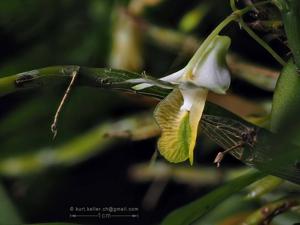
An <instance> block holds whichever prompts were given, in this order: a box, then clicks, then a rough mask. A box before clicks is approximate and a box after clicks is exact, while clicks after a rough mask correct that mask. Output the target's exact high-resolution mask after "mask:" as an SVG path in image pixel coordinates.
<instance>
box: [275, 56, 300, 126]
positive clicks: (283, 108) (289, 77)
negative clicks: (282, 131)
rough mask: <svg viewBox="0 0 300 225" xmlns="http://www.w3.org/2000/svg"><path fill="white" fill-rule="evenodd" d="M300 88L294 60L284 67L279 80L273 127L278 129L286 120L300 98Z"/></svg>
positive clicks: (299, 78) (299, 77) (299, 79)
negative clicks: (284, 118) (299, 93)
mask: <svg viewBox="0 0 300 225" xmlns="http://www.w3.org/2000/svg"><path fill="white" fill-rule="evenodd" d="M299 90H300V76H299V74H298V73H297V70H296V66H295V64H294V63H293V61H292V60H290V61H289V62H288V64H287V65H286V66H285V67H284V68H283V70H282V72H281V74H280V77H279V79H278V81H277V84H276V88H275V92H274V96H273V103H272V113H271V129H272V130H274V131H276V130H278V128H279V126H280V125H281V124H282V123H283V122H284V121H283V117H284V116H285V115H287V114H288V113H289V112H290V110H291V109H292V108H293V107H294V106H295V102H297V101H299V100H300V95H298V94H295V93H298V92H299Z"/></svg>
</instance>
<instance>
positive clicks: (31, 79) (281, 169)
mask: <svg viewBox="0 0 300 225" xmlns="http://www.w3.org/2000/svg"><path fill="white" fill-rule="evenodd" d="M74 70H77V71H78V75H77V80H76V81H75V83H74V84H75V86H76V85H85V86H89V87H98V88H108V89H116V90H122V91H125V92H133V93H139V94H143V95H147V96H153V97H156V98H159V99H162V98H164V97H165V96H166V95H167V94H168V93H170V91H171V89H163V88H160V87H155V86H153V87H150V88H146V89H143V90H141V91H135V90H133V89H132V86H133V84H132V83H130V82H128V80H132V79H136V78H141V75H140V74H137V73H130V72H127V71H122V70H114V69H103V68H100V69H99V68H98V69H97V68H86V67H78V66H55V67H48V68H43V69H37V70H34V71H29V72H24V73H21V74H17V75H13V76H12V79H9V80H10V82H11V84H10V85H11V86H13V87H14V88H13V89H12V90H10V91H9V92H4V91H2V93H1V94H2V95H4V94H8V93H11V92H13V91H15V92H16V91H19V90H25V89H29V88H46V87H47V86H49V85H53V84H57V83H59V81H60V82H62V81H66V78H68V79H69V80H70V79H71V74H72V71H74ZM55 72H56V74H55ZM1 81H2V79H0V83H1ZM134 85H136V84H134ZM75 86H74V87H75ZM74 87H73V88H74ZM204 113H205V114H210V115H215V116H220V117H229V118H232V119H234V120H237V121H240V122H241V123H243V124H245V125H246V126H250V127H254V128H255V129H256V130H257V134H256V135H257V141H256V144H255V148H254V149H253V148H250V147H249V146H245V147H244V150H245V151H246V152H250V153H251V152H253V153H255V155H254V156H255V157H254V159H253V161H252V162H251V164H250V166H254V167H255V168H258V169H260V170H261V171H263V172H265V173H268V174H271V175H275V176H279V177H281V178H284V179H287V180H290V181H292V182H295V183H300V176H299V173H298V170H297V167H295V166H294V163H295V160H299V161H300V158H299V147H298V146H295V145H293V144H290V143H289V142H285V143H284V146H282V145H278V143H276V145H274V140H280V138H279V137H277V136H276V135H275V134H272V133H270V132H269V131H267V130H265V129H263V128H259V129H258V127H255V126H254V125H251V124H249V123H247V122H246V121H244V120H243V119H241V118H240V117H238V116H236V115H234V114H233V113H231V112H229V111H227V110H225V109H223V108H221V107H218V106H216V105H214V104H211V103H209V102H208V103H207V104H206V107H205V109H204ZM275 147H276V148H275ZM273 148H275V149H273ZM283 148H284V149H289V151H285V154H284V155H282V154H281V150H282V149H283ZM275 150H276V151H275ZM240 160H242V161H243V162H244V163H246V164H249V163H248V162H247V161H245V160H244V159H243V158H242V159H240ZM282 160H283V161H282Z"/></svg>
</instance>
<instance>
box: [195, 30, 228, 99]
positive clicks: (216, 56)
mask: <svg viewBox="0 0 300 225" xmlns="http://www.w3.org/2000/svg"><path fill="white" fill-rule="evenodd" d="M229 46H230V38H229V37H227V36H217V37H216V38H215V40H213V41H212V42H211V44H210V45H209V46H208V48H207V49H206V52H205V53H204V54H203V56H202V58H201V59H200V60H199V61H198V62H197V65H196V66H194V68H193V76H192V79H191V80H190V82H192V83H194V84H195V85H196V86H199V87H205V88H207V89H209V90H211V91H214V92H216V93H218V94H224V93H225V92H226V90H227V89H228V88H229V86H230V74H229V71H228V69H227V67H226V62H225V56H226V53H227V51H228V48H229Z"/></svg>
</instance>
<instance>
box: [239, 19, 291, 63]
mask: <svg viewBox="0 0 300 225" xmlns="http://www.w3.org/2000/svg"><path fill="white" fill-rule="evenodd" d="M239 23H240V24H241V26H242V28H243V29H244V30H245V31H246V32H247V33H248V34H249V36H250V37H252V38H253V39H254V40H255V41H256V42H257V43H258V44H260V46H262V47H263V48H264V49H265V50H267V51H268V52H269V53H270V54H271V56H273V58H274V59H275V60H276V61H277V62H278V63H279V64H280V65H282V66H285V65H286V62H285V61H284V60H283V59H282V58H281V57H280V56H279V55H278V54H277V53H276V52H275V51H274V50H273V49H272V48H271V47H270V46H269V45H268V44H267V43H266V42H265V41H264V40H263V39H261V38H260V37H259V36H258V35H257V34H256V33H255V32H254V31H253V30H252V29H251V28H250V27H249V26H248V25H247V24H246V23H245V22H244V20H243V19H242V18H240V20H239Z"/></svg>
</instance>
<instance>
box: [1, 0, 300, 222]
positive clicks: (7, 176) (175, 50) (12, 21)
mask: <svg viewBox="0 0 300 225" xmlns="http://www.w3.org/2000/svg"><path fill="white" fill-rule="evenodd" d="M244 2H247V1H240V2H239V4H240V5H241V6H244V4H243V3H244ZM248 2H249V1H248ZM254 2H255V1H254ZM276 2H282V1H276ZM220 5H221V3H220V2H219V1H206V0H203V1H200V2H199V1H196V0H193V1H188V2H187V1H181V0H164V1H158V0H141V1H138V0H134V1H128V0H122V1H121V0H119V1H111V0H85V1H84V0H79V1H74V0H73V1H72V0H43V1H38V0H28V1H22V0H3V1H0V43H1V53H0V78H3V77H7V76H8V75H10V74H18V73H20V72H24V71H29V70H32V69H37V68H42V67H47V66H51V65H67V64H70V65H79V66H87V67H102V68H103V67H106V68H109V67H111V66H114V67H119V68H118V69H127V70H134V71H133V72H141V71H143V70H146V71H147V73H149V74H152V75H153V76H155V77H160V76H163V75H164V74H166V73H169V72H172V71H174V70H175V69H177V68H179V67H181V66H183V65H185V63H186V61H188V58H189V57H190V56H191V55H192V53H193V52H194V51H195V48H197V46H198V44H199V43H200V42H201V40H202V39H203V38H204V37H205V36H207V35H208V34H209V33H210V31H211V30H212V29H213V28H214V27H215V26H216V25H217V24H218V23H219V22H220V21H221V20H222V19H223V18H225V17H226V16H227V15H228V14H229V13H230V4H229V2H227V1H226V2H224V3H223V2H222V7H220ZM258 10H261V12H262V13H261V14H258V15H257V17H255V16H251V15H247V16H246V18H245V22H246V23H248V25H251V26H252V25H253V26H252V27H254V28H255V26H254V23H256V28H257V23H258V24H261V23H260V22H261V21H263V22H268V21H271V22H270V23H262V24H271V25H272V24H273V22H272V21H278V20H279V21H280V19H281V18H280V17H278V15H279V11H278V10H276V9H275V7H270V8H267V9H266V8H262V9H260V8H258ZM296 12H297V11H296ZM281 13H282V14H283V16H285V15H284V13H286V12H285V11H284V12H283V11H281ZM295 14H296V13H295V12H294V11H293V15H295ZM270 15H271V16H270ZM293 15H292V16H293ZM270 17H272V18H270ZM284 18H285V21H290V20H291V21H295V17H287V16H286V17H284ZM271 19H272V20H271ZM124 24H125V25H126V26H123V25H124ZM293 25H294V27H289V28H288V29H289V31H288V39H289V40H290V39H291V36H293V34H292V33H293V32H294V31H293V30H295V31H296V32H297V29H298V28H299V26H300V24H298V23H294V24H293ZM271 27H272V29H269V28H268V32H266V30H267V29H264V30H263V31H262V30H260V29H256V31H257V33H258V34H259V35H261V37H263V39H264V40H267V41H268V42H269V44H270V46H271V47H273V48H274V49H275V50H276V51H277V52H279V53H280V54H281V55H282V56H283V57H284V58H286V59H287V58H288V56H287V55H288V54H287V52H288V51H289V49H288V47H287V46H286V38H285V37H282V34H283V33H284V32H283V28H282V27H281V26H278V27H276V28H274V27H273V25H272V26H271ZM125 28H126V29H125ZM116 29H119V30H116ZM120 29H124V30H126V31H127V33H126V35H127V36H126V35H125V42H122V41H124V36H122V35H124V33H121V35H120V37H119V38H117V36H116V34H117V31H120ZM224 33H225V34H230V36H231V37H232V39H233V45H232V48H231V50H232V54H231V56H229V58H228V64H229V67H230V69H231V71H232V72H233V74H234V77H233V82H232V86H231V90H230V92H231V94H233V95H235V96H239V97H241V99H242V100H241V101H243V103H245V105H247V101H246V100H251V101H252V103H253V104H255V105H256V106H257V107H261V106H260V105H261V103H262V102H271V100H272V99H271V98H272V94H273V90H274V86H275V85H274V84H275V83H276V79H277V77H278V70H280V69H281V68H280V67H279V65H278V64H277V63H276V62H274V61H273V59H272V57H271V56H270V55H269V54H268V53H267V52H265V51H264V49H262V48H261V47H260V46H259V45H258V44H257V43H256V42H255V41H253V40H252V39H251V38H249V37H248V36H247V35H246V33H245V32H244V31H240V29H239V27H238V26H237V25H236V24H234V25H232V26H230V27H228V28H226V29H225V30H224ZM283 36H284V35H283ZM274 37H275V38H274ZM126 38H127V39H126ZM133 40H137V41H133ZM117 41H121V42H122V43H123V44H121V45H120V43H119V45H118V43H116V42H117ZM127 41H128V42H127ZM128 43H129V44H130V45H127V44H128ZM292 45H293V46H292V47H294V48H295V50H294V49H292V52H295V51H297V47H298V46H299V45H298V44H297V41H296V42H295V41H294V39H293V40H292ZM118 46H121V47H122V48H120V47H118ZM132 54H133V55H132ZM114 55H115V56H114ZM120 56H122V57H120ZM116 57H119V58H118V60H119V61H120V60H121V63H119V64H118V65H116V64H113V63H112V62H113V60H112V58H113V59H115V60H116ZM122 59H126V61H122ZM297 61H298V59H297ZM291 63H292V61H290V64H289V65H288V66H287V67H285V68H284V70H283V71H282V74H285V75H284V76H281V78H280V79H281V80H280V83H278V85H277V87H276V92H275V93H276V94H275V96H274V100H273V103H274V108H273V112H272V116H271V117H272V119H271V124H272V127H273V126H274V121H275V120H277V122H276V126H277V125H278V126H279V132H280V133H279V136H276V137H278V138H277V140H278V143H277V142H275V144H274V151H273V148H272V149H268V150H267V151H266V152H267V154H270V152H272V151H273V152H274V160H275V159H276V160H277V161H276V160H275V161H273V162H271V163H269V164H268V163H266V165H265V164H264V162H262V164H261V166H262V167H263V168H269V170H270V171H272V170H273V171H274V170H276V171H277V172H278V173H280V172H283V173H284V172H285V173H286V171H284V170H282V168H283V167H284V165H285V164H282V163H281V160H282V161H284V160H285V159H289V160H290V159H292V157H294V156H298V155H299V153H298V152H299V149H298V148H297V147H295V145H292V147H293V148H290V149H291V152H290V154H288V151H286V153H287V154H284V153H285V152H284V153H282V149H285V148H288V147H291V145H290V144H289V143H290V141H291V139H292V140H293V142H294V143H296V144H298V141H297V140H299V138H298V136H299V134H300V132H299V127H300V124H298V119H297V118H298V117H297V116H298V115H299V112H298V111H299V110H298V109H299V108H300V103H299V102H298V100H295V101H294V100H293V101H292V100H291V99H297V94H295V93H296V89H297V82H296V81H295V80H296V77H295V76H297V74H296V73H297V72H296V71H295V68H294V66H293V65H292V64H291ZM291 70H292V71H293V74H292V73H291V72H290V71H291ZM92 72H93V70H92V69H89V68H86V69H85V73H86V74H87V75H90V74H92ZM136 76H138V74H136ZM66 80H67V79H66ZM66 80H62V82H58V83H55V85H50V86H48V85H41V88H39V89H32V90H26V91H19V92H16V93H12V94H9V95H4V96H2V97H1V98H0V109H1V110H0V150H1V151H0V168H6V170H2V171H0V173H1V174H2V183H3V186H4V187H3V188H2V187H1V190H0V202H1V207H0V211H1V212H0V214H1V215H0V224H1V225H2V224H3V225H7V224H20V223H21V221H23V222H24V223H40V222H56V221H65V222H70V223H82V224H87V223H88V224H99V223H103V224H120V221H119V220H118V219H116V220H117V221H113V220H106V221H100V222H99V220H86V219H78V220H74V219H71V218H69V213H70V212H69V207H70V206H72V205H78V206H85V205H88V206H89V205H97V206H99V207H104V206H115V205H117V206H118V205H122V206H124V205H125V206H131V205H132V206H137V207H140V218H139V219H138V221H135V220H131V219H126V220H122V224H145V225H146V224H157V223H158V222H160V221H162V219H163V218H164V217H165V216H166V215H167V214H168V213H169V212H170V211H172V210H173V209H176V208H178V207H180V206H182V205H184V204H186V203H188V202H191V201H193V200H195V199H196V198H199V196H201V198H200V200H196V202H194V203H191V205H187V206H185V207H183V208H181V209H179V210H182V212H184V214H185V213H187V214H185V215H184V216H182V217H181V216H180V215H183V214H181V213H179V214H178V215H179V216H178V215H176V216H175V217H173V218H172V216H170V217H167V219H166V220H165V221H168V220H172V221H173V219H174V218H175V222H177V223H178V224H182V223H180V221H181V220H183V219H185V218H187V217H189V219H192V218H193V220H195V219H198V220H197V221H196V222H195V224H224V225H225V224H239V223H241V222H242V221H244V220H245V219H246V218H248V221H249V220H250V219H251V216H252V218H253V217H255V210H257V209H259V208H260V207H264V206H266V205H267V204H268V203H269V204H272V203H273V202H275V203H276V201H278V200H280V199H283V198H295V199H296V198H299V186H296V185H294V186H293V185H292V184H291V183H289V182H286V181H282V180H278V178H275V181H274V180H272V179H274V178H269V179H267V177H266V178H265V179H262V180H260V181H258V182H261V183H255V184H253V186H250V187H249V189H248V190H247V191H244V192H240V193H236V192H237V191H238V190H240V189H242V188H243V187H245V186H246V185H248V184H250V183H251V182H252V181H254V180H256V179H258V177H261V176H263V175H261V174H254V175H253V174H252V175H251V174H250V175H246V176H244V177H243V176H242V177H240V178H236V179H235V180H233V181H228V179H227V178H228V173H229V172H230V173H231V172H232V171H235V170H237V172H238V171H239V170H238V168H237V165H238V166H241V164H239V162H238V161H236V160H231V159H229V157H228V158H226V160H225V161H224V162H223V163H224V166H223V167H222V168H221V170H222V171H217V169H216V168H214V167H212V163H211V162H212V158H213V157H214V155H215V153H216V151H215V150H216V149H217V147H216V145H215V144H213V143H212V142H211V141H210V140H208V139H207V138H206V137H203V136H202V137H201V138H200V140H199V143H198V149H197V150H199V149H200V150H199V151H197V153H196V156H195V158H196V165H199V164H200V165H205V166H207V167H209V169H208V170H206V171H208V174H210V176H215V177H214V178H216V179H212V177H210V176H205V174H202V173H200V174H199V175H198V172H195V171H194V170H193V168H188V169H190V170H187V165H186V164H181V165H179V166H177V165H172V166H174V168H173V169H172V167H170V168H168V171H171V172H169V173H168V174H169V176H171V177H174V179H173V180H172V181H171V182H169V183H168V184H167V185H165V186H164V185H161V186H162V190H161V192H162V191H163V189H166V191H164V192H162V193H161V196H160V198H161V199H160V200H159V201H158V203H157V205H156V206H155V207H156V208H154V209H153V210H152V211H151V210H150V211H146V209H145V208H142V207H143V204H142V199H143V197H144V195H145V193H146V191H147V188H148V184H137V183H136V182H135V180H134V179H133V180H129V179H128V177H127V170H128V169H129V168H132V166H134V165H135V164H136V163H140V162H145V161H146V162H148V161H149V160H150V158H151V155H152V154H153V152H154V150H155V140H153V139H150V140H144V139H149V138H150V137H154V136H157V135H158V131H157V127H156V126H155V124H154V123H153V120H151V117H150V116H149V114H144V112H145V110H148V111H149V110H152V109H153V107H154V106H155V104H156V103H157V100H153V99H150V98H145V97H141V96H139V97H136V96H133V95H128V94H125V93H122V94H120V93H116V92H114V91H111V90H108V89H102V90H100V89H98V88H90V87H84V86H80V85H76V86H75V87H74V88H72V90H71V94H70V96H69V98H68V100H67V102H66V104H65V105H64V107H63V111H62V113H61V115H60V118H59V121H58V136H57V138H56V139H55V140H52V135H51V131H50V125H51V123H52V120H53V116H54V114H55V111H56V109H57V107H58V105H59V102H60V100H61V98H62V96H63V94H64V92H65V90H66V88H67V85H68V84H67V83H68V82H64V81H66ZM93 81H94V80H93V78H91V80H90V83H87V84H91V83H93ZM79 82H82V80H79ZM83 83H84V82H83ZM90 86H93V85H90ZM282 86H284V88H282ZM0 87H1V89H2V87H3V86H1V85H0ZM153 90H154V92H155V93H156V95H154V96H155V97H162V96H163V95H164V94H165V93H166V92H160V91H159V89H153ZM153 90H152V91H153ZM277 90H278V91H277ZM285 90H287V91H285ZM2 92H5V90H4V89H2V90H1V93H2ZM157 93H158V94H157ZM291 96H292V97H291ZM287 99H288V101H287ZM290 100H291V101H290ZM289 102H292V103H289ZM287 103H289V104H291V105H292V106H295V107H291V108H292V109H294V110H290V109H289V110H288V109H287V107H286V104H287ZM293 103H294V104H293ZM282 105H284V106H282ZM224 106H225V108H227V109H231V108H232V107H233V105H232V103H231V102H230V101H228V102H227V101H226V102H224ZM237 108H238V107H237ZM243 108H244V107H243ZM266 111H267V112H266V113H265V114H264V115H261V114H260V115H257V114H256V112H252V113H249V115H247V116H269V112H270V110H266ZM290 111H292V115H293V116H291V114H289V113H290ZM210 113H211V114H214V113H217V114H218V112H217V110H215V108H212V110H211V111H210ZM235 113H237V114H239V113H240V112H239V110H236V111H235ZM241 114H242V113H241ZM132 115H134V116H132ZM243 116H244V115H243ZM274 117H276V118H275V119H274ZM282 118H284V119H282ZM258 119H261V117H259V118H258ZM283 121H284V122H283ZM281 123H282V124H281ZM291 127H293V129H290V128H291ZM276 130H277V128H276ZM105 135H108V136H105ZM279 137H282V139H281V138H279ZM124 139H133V140H144V141H138V142H134V143H128V141H124ZM274 139H276V138H274ZM121 140H123V141H121ZM275 141H276V140H275ZM279 142H280V143H279ZM112 144H113V145H112ZM267 144H268V143H267ZM288 149H289V148H288ZM104 150H106V152H105V153H104ZM271 150H272V151H271ZM102 152H103V154H100V153H102ZM267 154H266V155H267ZM297 154H298V155H297ZM58 156H63V160H61V158H59V157H58ZM293 159H295V158H293ZM158 160H160V157H159V159H158ZM85 161H86V162H85ZM18 162H19V164H18ZM20 162H21V163H20ZM274 162H275V163H274ZM288 162H289V163H290V162H291V160H290V161H288ZM22 163H23V164H22ZM22 165H23V167H22ZM24 165H25V167H24ZM26 165H28V167H26ZM275 165H277V166H278V168H277V169H276V168H274V167H275ZM293 165H294V167H293V169H295V167H296V169H297V168H298V170H296V171H298V172H299V162H298V161H295V160H293ZM5 166H6V167H5ZM159 166H160V164H159V163H154V164H153V165H152V169H153V170H154V171H155V173H160V175H164V176H165V173H164V172H165V170H161V167H159ZM24 168H29V170H25V169H24ZM149 168H150V169H151V167H149ZM200 170H201V168H200ZM129 171H131V170H129ZM141 171H145V172H144V173H142V174H141V175H140V176H141V177H144V178H145V177H147V175H149V174H148V173H147V171H148V170H141ZM141 171H140V172H141ZM150 171H151V170H150ZM148 172H149V171H148ZM151 174H152V173H151ZM195 174H196V175H195ZM157 176H158V175H157ZM193 176H200V177H201V178H202V179H204V181H203V184H206V185H203V187H201V188H197V189H195V188H193V187H194V184H195V182H191V181H193V180H194V178H193ZM293 176H294V177H295V178H296V179H298V178H299V177H300V175H299V176H298V177H297V174H296V175H295V174H293ZM220 177H221V178H220ZM249 177H250V178H249ZM149 179H150V181H152V182H154V184H155V179H156V176H155V175H153V174H152V175H151V176H150V178H149V177H148V181H149ZM168 179H169V178H168ZM205 179H207V180H205ZM224 180H226V182H227V184H225V185H223V186H221V184H222V183H223V182H224ZM270 180H271V181H270ZM183 181H184V182H183ZM241 181H242V182H241ZM133 182H135V183H133ZM182 183H184V184H182ZM270 183H271V184H270ZM151 187H152V186H150V188H151ZM154 187H155V185H154ZM212 187H218V188H217V189H216V190H215V191H213V192H210V193H209V194H207V195H205V194H206V193H207V192H209V191H210V190H211V188H212ZM259 188H260V189H259ZM251 191H255V193H259V194H258V196H257V195H256V196H255V197H253V196H252V195H253V192H251ZM178 193H180V194H178ZM215 193H217V195H216V194H215ZM230 195H232V196H231V197H230ZM249 195H251V196H252V198H249ZM203 196H204V197H203ZM246 196H248V199H247V200H245V197H246ZM224 199H227V200H226V201H223V200H224ZM203 202H204V203H205V204H203ZM270 202H271V203H270ZM206 206H209V208H206ZM213 208H214V209H213ZM199 210H202V211H201V212H202V214H201V215H200V211H199ZM175 212H176V211H175ZM191 214H193V215H191ZM171 215H174V214H171ZM253 215H254V216H253ZM200 216H203V217H202V218H201V219H199V217H200ZM21 218H22V219H21ZM170 218H171V219H170ZM178 218H179V219H178ZM249 218H250V219H249ZM255 218H256V219H257V217H255ZM230 221H231V223H230ZM232 221H235V223H233V222H232ZM260 222H261V221H259V222H257V223H256V224H259V223H260ZM273 222H274V224H275V225H285V224H292V223H296V222H300V216H299V210H298V211H297V209H293V210H291V211H289V212H288V213H284V214H282V215H281V216H278V217H276V218H275V219H274V220H273ZM50 224H51V223H50ZM57 224H62V223H57ZM170 224H172V225H173V224H175V223H174V222H171V223H170Z"/></svg>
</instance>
